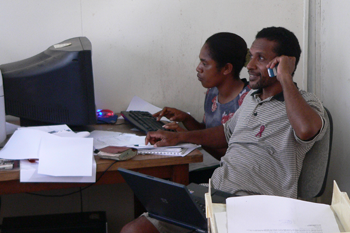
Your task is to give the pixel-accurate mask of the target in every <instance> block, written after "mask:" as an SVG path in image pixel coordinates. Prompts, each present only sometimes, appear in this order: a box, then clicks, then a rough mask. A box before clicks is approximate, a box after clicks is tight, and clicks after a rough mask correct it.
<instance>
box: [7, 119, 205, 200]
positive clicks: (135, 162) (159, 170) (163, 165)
mask: <svg viewBox="0 0 350 233" xmlns="http://www.w3.org/2000/svg"><path fill="white" fill-rule="evenodd" d="M131 128H132V127H131V126H130V125H128V124H125V123H124V120H121V119H118V122H117V125H94V126H90V127H88V128H85V129H84V130H89V131H92V130H106V131H118V132H128V133H130V132H132V131H131ZM73 130H77V129H73ZM136 134H138V135H142V133H140V132H138V133H136ZM202 161H203V155H202V154H201V153H200V151H199V150H194V151H193V152H191V153H190V154H189V155H187V156H185V157H169V156H159V155H137V156H135V157H134V158H133V159H131V160H128V161H119V162H117V163H115V164H114V165H113V166H112V167H110V168H109V169H108V171H107V172H106V173H104V174H103V172H104V171H105V170H106V169H107V168H108V166H110V165H111V164H112V163H113V162H114V161H113V160H107V159H100V158H97V157H96V163H97V174H96V181H97V180H98V179H99V177H100V176H101V175H102V174H103V176H102V177H101V179H100V180H98V181H97V182H96V184H114V183H121V182H124V179H123V178H122V177H121V175H120V174H119V172H118V171H117V169H118V168H119V167H122V168H126V169H131V170H134V171H138V172H141V173H144V174H148V175H152V176H156V177H159V178H164V179H170V180H172V181H174V182H177V183H181V184H188V182H189V181H188V167H189V165H188V164H189V163H196V162H202ZM87 185H89V183H20V182H19V170H18V169H17V170H10V171H0V195H3V194H13V193H23V192H37V191H43V190H52V189H64V188H72V187H84V186H87Z"/></svg>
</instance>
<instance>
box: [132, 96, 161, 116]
mask: <svg viewBox="0 0 350 233" xmlns="http://www.w3.org/2000/svg"><path fill="white" fill-rule="evenodd" d="M160 110H162V109H161V108H159V107H157V106H154V105H153V104H150V103H148V102H147V101H145V100H143V99H141V98H140V97H138V96H134V97H133V98H132V100H131V101H130V104H129V106H128V108H127V109H126V111H147V112H150V113H151V114H154V113H156V112H159V111H160Z"/></svg>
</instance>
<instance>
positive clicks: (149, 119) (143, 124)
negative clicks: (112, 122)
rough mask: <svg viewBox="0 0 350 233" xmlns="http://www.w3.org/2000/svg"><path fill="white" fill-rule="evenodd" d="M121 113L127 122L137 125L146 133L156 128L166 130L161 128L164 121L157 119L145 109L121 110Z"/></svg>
mask: <svg viewBox="0 0 350 233" xmlns="http://www.w3.org/2000/svg"><path fill="white" fill-rule="evenodd" d="M121 115H122V116H123V117H124V119H125V120H127V121H128V122H129V123H131V124H132V125H134V126H135V127H137V128H138V129H139V130H141V131H143V132H144V133H147V132H149V131H157V130H158V129H161V130H166V129H164V128H163V125H164V123H163V122H161V121H157V119H156V118H155V117H154V116H152V114H151V113H149V112H146V111H122V112H121Z"/></svg>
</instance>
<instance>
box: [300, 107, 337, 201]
mask: <svg viewBox="0 0 350 233" xmlns="http://www.w3.org/2000/svg"><path fill="white" fill-rule="evenodd" d="M325 117H326V119H328V122H329V125H328V128H327V131H326V133H325V135H324V136H323V138H322V139H321V140H320V141H317V142H316V143H315V144H314V146H313V147H312V148H311V149H310V150H309V151H308V152H307V153H306V155H305V159H304V162H303V167H302V169H301V174H300V177H299V183H298V198H303V199H309V198H315V197H319V196H321V195H322V194H323V192H324V190H325V187H326V180H327V175H328V167H329V160H330V157H331V150H332V139H333V121H332V116H331V114H330V112H329V110H328V109H327V108H325Z"/></svg>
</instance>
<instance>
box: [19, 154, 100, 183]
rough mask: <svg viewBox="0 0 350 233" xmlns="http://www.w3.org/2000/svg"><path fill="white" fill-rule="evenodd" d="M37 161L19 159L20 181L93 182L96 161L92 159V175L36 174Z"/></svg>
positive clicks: (94, 180) (94, 179)
mask: <svg viewBox="0 0 350 233" xmlns="http://www.w3.org/2000/svg"><path fill="white" fill-rule="evenodd" d="M38 165H39V161H36V162H34V163H31V162H29V161H28V160H21V161H20V182H25V183H31V182H47V183H48V182H49V183H95V182H96V161H95V158H93V160H92V176H47V175H41V174H38Z"/></svg>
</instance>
